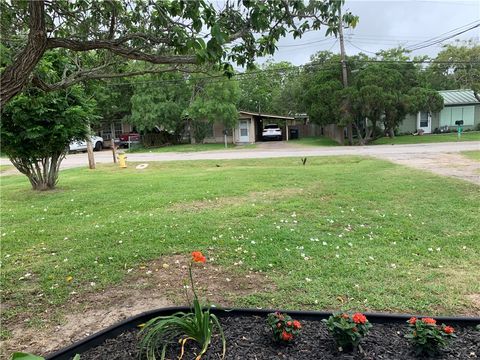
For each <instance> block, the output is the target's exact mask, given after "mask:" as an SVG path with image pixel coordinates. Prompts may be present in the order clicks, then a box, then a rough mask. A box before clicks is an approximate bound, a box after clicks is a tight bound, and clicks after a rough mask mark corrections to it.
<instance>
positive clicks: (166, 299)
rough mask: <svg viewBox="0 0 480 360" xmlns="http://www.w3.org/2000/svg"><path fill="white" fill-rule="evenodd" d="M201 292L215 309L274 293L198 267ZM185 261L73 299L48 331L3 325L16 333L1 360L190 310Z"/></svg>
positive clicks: (245, 278)
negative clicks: (151, 315)
mask: <svg viewBox="0 0 480 360" xmlns="http://www.w3.org/2000/svg"><path fill="white" fill-rule="evenodd" d="M193 272H194V275H193V276H194V279H195V281H196V284H195V286H196V288H197V292H198V293H199V295H200V296H201V298H202V299H206V301H207V302H209V303H212V304H219V305H220V304H221V305H222V306H232V305H233V304H234V302H235V300H236V298H238V297H241V296H246V295H250V294H254V293H256V292H263V291H272V290H274V285H273V283H272V282H271V281H270V280H269V279H268V278H267V276H266V275H263V274H260V273H256V272H248V271H247V272H241V271H232V270H226V269H224V268H222V267H220V266H217V265H215V263H207V264H206V265H199V266H195V267H194V271H193ZM187 278H188V263H187V259H185V256H183V255H182V256H181V255H173V256H166V257H162V258H159V259H157V260H155V261H152V262H149V263H147V264H145V265H143V266H140V267H139V268H137V269H134V270H132V271H131V272H130V273H129V275H128V277H127V279H125V281H124V282H123V283H122V284H120V285H117V286H113V287H110V288H107V289H105V290H101V291H98V292H90V293H87V294H82V295H76V294H73V295H72V298H71V299H70V301H69V302H68V303H67V304H66V305H64V306H63V308H62V309H56V308H54V307H53V306H52V308H51V309H48V312H46V313H45V314H44V315H43V320H45V322H44V324H45V325H44V326H42V327H41V328H35V327H29V326H28V325H27V324H26V322H18V318H17V322H15V323H12V324H2V325H3V326H5V327H6V328H7V329H8V330H9V331H10V333H11V336H10V337H9V339H7V340H5V341H3V342H2V344H1V349H2V352H1V353H0V357H1V358H5V359H6V358H8V356H9V354H11V353H12V352H13V351H28V352H31V353H35V354H43V355H45V354H47V353H49V352H52V351H54V350H57V349H59V348H62V347H65V346H67V345H69V344H71V343H73V342H75V341H78V340H80V339H82V338H84V337H86V336H88V335H91V334H93V333H95V332H98V331H100V330H102V329H104V328H106V327H108V326H110V325H113V324H115V323H117V322H119V321H121V320H123V319H125V318H128V317H130V316H133V315H136V314H139V313H142V312H144V311H147V310H152V309H155V308H160V307H166V306H175V305H187V300H186V297H185V289H184V285H185V284H186V282H185V280H186V279H187Z"/></svg>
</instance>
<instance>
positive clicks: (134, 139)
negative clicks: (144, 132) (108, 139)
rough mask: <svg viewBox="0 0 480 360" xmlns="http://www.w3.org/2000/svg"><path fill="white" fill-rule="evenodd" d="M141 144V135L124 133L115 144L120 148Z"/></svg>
mask: <svg viewBox="0 0 480 360" xmlns="http://www.w3.org/2000/svg"><path fill="white" fill-rule="evenodd" d="M129 142H130V145H131V144H139V143H140V134H139V133H136V132H129V133H124V134H122V135H120V136H119V137H118V139H115V143H117V144H118V146H120V147H128V143H129Z"/></svg>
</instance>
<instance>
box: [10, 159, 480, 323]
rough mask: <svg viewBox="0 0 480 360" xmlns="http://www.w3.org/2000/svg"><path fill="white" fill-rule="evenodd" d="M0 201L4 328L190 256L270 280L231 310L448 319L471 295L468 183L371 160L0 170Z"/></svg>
mask: <svg viewBox="0 0 480 360" xmlns="http://www.w3.org/2000/svg"><path fill="white" fill-rule="evenodd" d="M216 164H220V165H221V166H220V167H217V166H216ZM1 194H2V201H1V213H2V224H1V225H2V230H1V239H2V252H1V262H2V263H1V265H2V292H1V297H2V303H3V304H4V305H5V309H6V310H4V312H3V314H2V316H3V317H4V319H5V320H6V321H14V319H15V316H16V314H27V315H25V316H29V317H30V319H35V316H37V314H38V313H40V312H42V311H44V309H52V308H59V306H60V305H61V304H64V303H66V302H68V300H69V297H70V295H69V294H70V293H72V292H76V293H78V294H80V297H79V299H81V298H82V297H81V294H84V293H86V292H90V291H92V290H94V291H99V290H100V289H102V288H106V287H109V286H111V285H112V284H116V283H121V282H122V281H125V278H126V277H127V269H129V268H133V267H137V268H138V267H139V266H140V265H141V264H145V263H146V262H147V261H149V260H152V259H158V258H159V257H160V256H162V255H172V254H186V256H188V254H189V253H190V251H192V250H202V251H204V253H205V254H206V255H207V256H208V257H209V259H210V258H214V259H215V261H214V263H215V264H217V265H220V266H223V267H224V268H228V269H231V271H235V272H236V273H239V274H242V273H244V274H246V273H248V271H249V269H251V270H253V271H257V272H260V271H261V272H262V273H264V274H267V275H268V276H269V278H270V279H271V281H272V282H273V283H274V285H275V290H272V291H269V292H262V291H258V292H256V293H255V294H254V295H249V296H243V297H238V298H237V299H236V304H235V305H238V306H260V307H272V308H290V309H338V308H341V307H343V308H346V309H358V310H370V311H373V310H375V311H401V312H420V313H428V314H439V313H442V314H454V313H460V312H462V313H472V312H473V311H475V310H474V308H473V306H472V303H470V300H469V298H468V295H473V294H479V293H480V282H478V279H479V278H480V244H479V241H478V240H479V238H478V235H479V233H478V224H479V221H480V213H479V211H478V204H479V203H480V191H479V188H478V186H476V185H474V184H468V183H465V182H461V181H456V180H453V179H449V178H442V177H439V176H435V175H431V174H429V173H425V172H421V171H416V170H412V169H407V168H404V167H402V166H398V165H394V164H391V163H388V162H384V161H380V160H373V159H369V158H360V157H358V158H357V157H332V158H309V162H308V164H307V165H306V166H302V165H301V162H300V161H299V160H298V159H262V160H241V161H239V160H231V161H219V160H215V162H210V161H195V162H168V163H167V162H165V163H151V165H150V166H149V167H148V168H147V169H145V170H143V171H139V170H135V168H134V167H133V166H132V167H129V168H128V169H123V170H121V169H118V168H117V167H116V166H113V165H112V166H98V169H97V170H95V171H90V170H87V169H70V170H65V171H62V173H61V176H60V182H59V184H58V189H57V190H55V191H53V192H33V191H31V190H30V185H29V183H28V181H27V179H26V178H24V177H20V176H6V177H4V178H2V182H1ZM239 261H241V263H240V264H239ZM234 263H237V265H236V266H235V265H234ZM69 276H72V277H73V281H71V282H68V281H67V280H66V279H67V278H68V277H69ZM179 281H181V280H180V279H179ZM92 284H94V285H95V286H92ZM477 310H478V308H477Z"/></svg>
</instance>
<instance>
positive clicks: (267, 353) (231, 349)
mask: <svg viewBox="0 0 480 360" xmlns="http://www.w3.org/2000/svg"><path fill="white" fill-rule="evenodd" d="M300 320H301V319H300ZM220 321H221V324H222V326H223V330H224V332H225V337H226V340H227V354H226V357H225V358H226V359H235V360H237V359H238V360H240V359H241V360H250V359H251V360H266V359H295V360H303V359H305V360H306V359H308V360H314V359H340V360H347V359H348V360H356V359H388V360H402V359H418V357H416V356H415V355H414V353H413V349H412V346H411V344H410V343H409V342H408V340H407V339H405V338H404V335H405V334H406V333H407V331H408V327H407V325H406V324H405V325H404V324H398V323H392V324H378V323H372V324H373V328H372V329H371V330H370V332H369V334H368V335H367V336H366V337H365V338H364V339H363V340H362V342H361V348H359V349H357V350H356V351H355V352H353V353H339V352H338V351H337V348H336V346H335V343H334V341H333V339H332V338H331V337H330V336H329V334H328V332H327V329H326V327H325V325H324V324H323V323H321V322H320V321H311V320H304V321H302V325H303V328H302V333H301V335H300V336H299V337H298V338H297V339H296V340H295V342H293V343H291V344H288V345H279V344H276V343H274V342H273V341H272V337H271V333H269V331H268V328H267V327H266V325H265V318H264V317H260V316H238V317H225V318H221V319H220ZM447 325H452V326H454V327H455V330H456V334H457V336H458V337H457V338H455V339H452V341H451V342H450V343H449V345H448V347H447V348H445V349H444V350H442V351H441V353H440V354H439V355H438V356H436V357H435V359H462V360H464V359H474V358H477V357H479V358H480V332H479V331H477V330H475V327H473V326H471V327H469V326H460V325H458V324H455V323H448V324H447ZM137 336H138V330H128V331H125V332H123V333H122V334H120V335H119V336H117V337H116V338H114V339H108V340H106V341H105V342H104V343H103V344H102V345H99V346H97V347H95V348H92V349H90V350H88V351H86V352H84V353H83V354H81V359H82V360H105V359H108V360H127V359H138V356H139V354H138V349H137V344H138V337H137ZM188 344H189V343H188V342H187V346H186V348H185V350H186V351H185V356H184V359H185V360H190V359H193V358H194V357H195V356H194V354H195V353H196V352H197V349H198V348H196V347H195V346H194V345H193V344H190V345H188ZM179 353H180V348H179V346H178V345H177V344H173V345H172V346H171V348H170V351H169V352H168V355H167V359H177V358H178V355H179ZM221 353H222V345H221V341H220V338H219V336H215V337H214V339H213V341H212V344H211V346H210V348H209V351H208V352H207V354H206V355H205V356H204V357H203V359H219V358H220V357H221V356H220V355H221Z"/></svg>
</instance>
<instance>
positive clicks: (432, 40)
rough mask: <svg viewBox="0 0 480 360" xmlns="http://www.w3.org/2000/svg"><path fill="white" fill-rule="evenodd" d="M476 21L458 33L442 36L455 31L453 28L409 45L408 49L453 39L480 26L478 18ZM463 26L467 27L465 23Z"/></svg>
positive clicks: (418, 48) (412, 49)
mask: <svg viewBox="0 0 480 360" xmlns="http://www.w3.org/2000/svg"><path fill="white" fill-rule="evenodd" d="M476 22H477V24H476V25H473V26H470V27H469V28H467V29H464V30H462V31H459V32H457V33H454V34H451V35H448V36H446V37H444V38H440V36H442V35H445V34H448V33H450V32H452V31H453V30H450V31H448V32H447V33H444V34H441V35H438V36H435V37H433V38H431V39H429V40H426V41H422V42H420V43H417V44H415V45H412V46H410V47H408V48H407V49H408V50H410V51H415V50H420V49H423V48H426V47H429V46H432V45H435V44H438V43H441V42H443V41H445V40H449V39H452V38H454V37H456V36H458V35H461V34H463V33H466V32H467V31H471V30H473V29H476V28H478V27H480V22H478V20H477V21H476ZM468 25H471V23H470V24H468ZM463 27H465V25H464V26H463ZM454 30H456V29H454Z"/></svg>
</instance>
